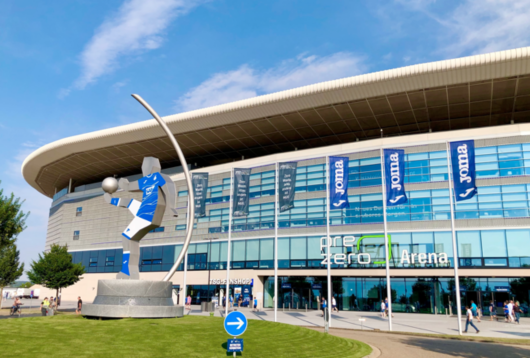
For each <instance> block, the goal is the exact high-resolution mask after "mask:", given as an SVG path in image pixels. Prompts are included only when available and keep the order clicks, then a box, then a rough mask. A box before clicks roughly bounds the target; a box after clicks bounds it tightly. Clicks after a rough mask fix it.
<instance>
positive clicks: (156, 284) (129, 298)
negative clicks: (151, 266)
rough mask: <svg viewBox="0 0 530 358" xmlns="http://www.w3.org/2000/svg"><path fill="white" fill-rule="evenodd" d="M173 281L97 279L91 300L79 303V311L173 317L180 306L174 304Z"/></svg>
mask: <svg viewBox="0 0 530 358" xmlns="http://www.w3.org/2000/svg"><path fill="white" fill-rule="evenodd" d="M172 290H173V284H172V283H171V282H164V281H141V280H99V281H98V295H97V296H96V298H95V299H94V302H93V303H91V304H90V303H87V304H83V308H82V314H83V316H87V317H101V318H129V317H130V318H175V317H182V316H183V315H184V306H175V305H174V304H173V299H172V295H171V294H172Z"/></svg>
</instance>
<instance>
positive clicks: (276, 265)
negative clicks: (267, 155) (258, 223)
mask: <svg viewBox="0 0 530 358" xmlns="http://www.w3.org/2000/svg"><path fill="white" fill-rule="evenodd" d="M278 181H279V179H278V162H276V186H275V189H276V198H275V199H274V299H273V300H272V301H273V302H272V304H273V305H274V322H278Z"/></svg>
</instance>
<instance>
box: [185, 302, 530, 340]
mask: <svg viewBox="0 0 530 358" xmlns="http://www.w3.org/2000/svg"><path fill="white" fill-rule="evenodd" d="M240 310H241V311H242V312H243V313H244V314H245V315H246V316H247V318H249V319H260V320H265V321H274V311H272V310H265V311H259V312H254V311H252V309H250V308H241V309H240ZM223 313H224V311H223ZM190 314H192V315H209V313H208V312H201V310H200V306H192V310H191V312H190ZM215 316H221V313H220V311H219V310H217V311H216V312H215ZM360 318H364V319H366V321H365V322H363V324H362V328H363V329H366V330H367V331H371V330H381V331H387V330H388V319H387V318H381V317H380V316H379V314H378V313H377V312H357V311H339V312H335V313H332V315H331V326H332V327H333V328H343V329H361V322H360V321H359V319H360ZM484 318H485V320H482V322H481V323H477V321H476V320H474V323H475V325H476V326H477V327H478V328H479V330H480V333H479V334H476V333H474V332H475V330H474V329H473V328H472V327H470V329H469V333H468V334H469V335H478V336H482V337H496V338H525V339H530V318H521V324H520V325H516V324H513V323H504V322H503V321H499V322H497V321H492V322H491V321H489V317H484ZM278 322H281V323H287V324H293V325H298V326H308V327H323V326H324V319H323V318H322V312H319V311H312V310H309V311H307V312H306V311H305V310H298V311H294V310H293V311H287V310H286V311H283V310H279V311H278ZM392 322H393V330H394V331H397V332H412V333H433V334H450V335H458V324H457V318H456V317H450V316H445V315H429V314H413V313H396V314H394V319H393V321H392ZM462 328H463V329H465V320H464V319H463V320H462Z"/></svg>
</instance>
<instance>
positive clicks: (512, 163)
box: [488, 160, 524, 169]
mask: <svg viewBox="0 0 530 358" xmlns="http://www.w3.org/2000/svg"><path fill="white" fill-rule="evenodd" d="M521 167H524V163H523V161H522V160H508V161H503V162H499V168H501V169H505V168H521ZM488 169H493V168H488Z"/></svg>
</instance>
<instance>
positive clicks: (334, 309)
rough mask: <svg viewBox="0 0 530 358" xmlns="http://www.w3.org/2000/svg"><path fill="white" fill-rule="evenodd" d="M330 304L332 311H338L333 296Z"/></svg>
mask: <svg viewBox="0 0 530 358" xmlns="http://www.w3.org/2000/svg"><path fill="white" fill-rule="evenodd" d="M331 304H332V306H333V309H332V311H335V312H339V309H338V308H337V301H336V300H335V297H333V298H331Z"/></svg>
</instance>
